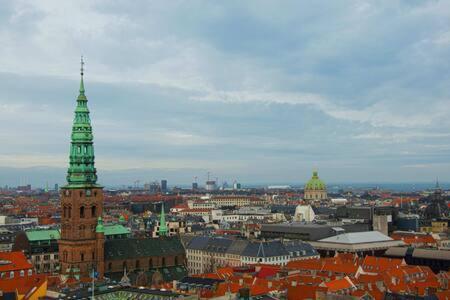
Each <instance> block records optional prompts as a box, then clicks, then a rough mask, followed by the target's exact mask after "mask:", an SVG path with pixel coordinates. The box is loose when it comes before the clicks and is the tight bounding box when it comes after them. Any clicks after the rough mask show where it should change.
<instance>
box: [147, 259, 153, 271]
mask: <svg viewBox="0 0 450 300" xmlns="http://www.w3.org/2000/svg"><path fill="white" fill-rule="evenodd" d="M148 268H149V269H151V268H153V259H151V258H150V259H149V260H148Z"/></svg>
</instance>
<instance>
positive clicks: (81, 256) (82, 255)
mask: <svg viewBox="0 0 450 300" xmlns="http://www.w3.org/2000/svg"><path fill="white" fill-rule="evenodd" d="M80 260H81V261H84V253H83V252H82V253H81V254H80Z"/></svg>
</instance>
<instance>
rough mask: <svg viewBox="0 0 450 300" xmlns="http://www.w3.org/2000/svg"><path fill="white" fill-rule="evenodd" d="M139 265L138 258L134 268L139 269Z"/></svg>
mask: <svg viewBox="0 0 450 300" xmlns="http://www.w3.org/2000/svg"><path fill="white" fill-rule="evenodd" d="M139 265H140V262H139V260H136V269H139Z"/></svg>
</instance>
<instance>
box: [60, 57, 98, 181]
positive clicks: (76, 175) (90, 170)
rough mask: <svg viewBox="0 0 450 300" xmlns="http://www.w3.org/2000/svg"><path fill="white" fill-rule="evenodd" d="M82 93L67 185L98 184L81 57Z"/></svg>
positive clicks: (75, 119)
mask: <svg viewBox="0 0 450 300" xmlns="http://www.w3.org/2000/svg"><path fill="white" fill-rule="evenodd" d="M80 71H81V82H80V94H79V95H78V98H77V106H76V108H75V118H74V120H73V126H72V136H71V137H72V142H71V145H70V164H69V170H68V174H67V183H68V185H67V187H69V188H70V187H72V188H85V187H92V186H96V183H97V171H96V169H95V166H94V142H93V140H94V137H93V135H92V127H91V120H90V118H89V109H88V107H87V98H86V95H85V94H84V82H83V76H84V61H83V57H81V70H80Z"/></svg>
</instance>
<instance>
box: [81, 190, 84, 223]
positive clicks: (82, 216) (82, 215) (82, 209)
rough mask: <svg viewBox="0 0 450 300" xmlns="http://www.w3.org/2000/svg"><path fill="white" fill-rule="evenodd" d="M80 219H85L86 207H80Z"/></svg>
mask: <svg viewBox="0 0 450 300" xmlns="http://www.w3.org/2000/svg"><path fill="white" fill-rule="evenodd" d="M80 193H81V192H80ZM80 218H84V206H81V207H80Z"/></svg>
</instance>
